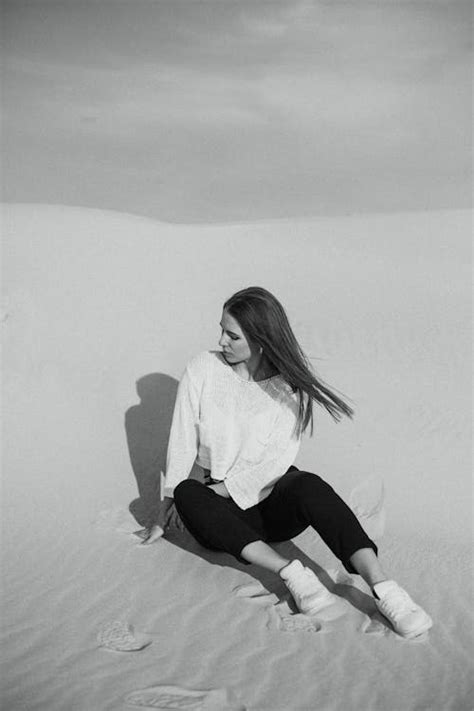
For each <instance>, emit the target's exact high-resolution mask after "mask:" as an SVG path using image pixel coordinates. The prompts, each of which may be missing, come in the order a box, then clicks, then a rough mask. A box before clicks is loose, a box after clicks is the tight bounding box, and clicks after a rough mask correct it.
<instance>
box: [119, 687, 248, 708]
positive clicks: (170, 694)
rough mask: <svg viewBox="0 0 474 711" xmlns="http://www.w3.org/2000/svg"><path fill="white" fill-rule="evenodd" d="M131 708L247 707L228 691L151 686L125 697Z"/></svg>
mask: <svg viewBox="0 0 474 711" xmlns="http://www.w3.org/2000/svg"><path fill="white" fill-rule="evenodd" d="M125 702H126V703H127V704H129V705H130V706H141V707H145V708H153V709H161V711H170V710H171V709H184V710H185V711H245V707H244V706H242V704H240V703H238V702H234V701H232V700H231V699H230V697H229V693H228V691H227V689H211V690H209V691H196V690H193V689H182V688H180V687H179V686H149V687H148V688H146V689H139V690H138V691H132V692H131V693H130V694H128V695H127V696H126V697H125Z"/></svg>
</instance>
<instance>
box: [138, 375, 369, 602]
mask: <svg viewBox="0 0 474 711" xmlns="http://www.w3.org/2000/svg"><path fill="white" fill-rule="evenodd" d="M136 390H137V394H138V397H139V399H140V403H139V404H138V405H133V406H132V407H130V408H129V409H128V410H127V412H126V413H125V432H126V437H127V445H128V451H129V455H130V462H131V465H132V469H133V473H134V475H135V479H136V483H137V488H138V497H137V498H136V499H134V500H133V501H132V502H131V503H130V505H129V511H130V513H131V514H132V515H133V517H134V518H135V520H136V521H137V523H138V524H139V525H140V526H142V527H143V528H149V527H151V526H152V525H153V524H154V523H155V522H156V520H157V515H158V512H159V507H160V503H161V500H160V494H161V492H160V472H165V470H166V452H167V449H168V440H169V435H170V429H171V421H172V417H173V409H174V404H175V400H176V394H177V390H178V381H177V380H176V379H175V378H172V377H171V376H169V375H165V374H164V373H149V374H148V375H144V376H143V377H141V378H140V379H139V380H137V382H136ZM189 476H190V478H195V479H198V480H201V481H202V480H203V473H202V470H201V469H200V467H198V466H197V465H195V466H194V467H193V469H192V470H191V473H190V475H189ZM315 535H316V534H315ZM166 540H167V541H169V542H170V543H172V544H173V545H176V546H178V547H179V548H182V549H183V550H185V551H188V552H190V553H193V554H194V555H197V556H199V557H200V558H203V559H204V560H206V561H207V562H209V563H211V564H213V565H219V566H223V567H232V568H235V569H236V570H240V571H245V572H246V573H248V574H250V575H251V576H253V577H254V578H256V579H257V580H258V581H259V582H260V583H261V584H262V585H263V586H264V587H265V588H266V589H267V590H268V591H269V592H271V593H275V594H277V595H280V594H281V591H282V583H281V581H280V580H279V577H278V576H277V575H275V574H274V573H272V572H270V571H267V570H264V569H263V568H260V567H259V566H255V565H246V564H245V563H241V562H239V561H238V560H237V559H236V558H234V556H232V555H230V554H228V553H221V552H219V551H211V550H208V549H207V548H204V547H202V546H201V545H200V544H199V543H197V541H196V540H195V539H194V538H193V537H192V536H191V535H190V534H189V533H188V532H184V533H183V532H181V531H179V530H178V529H176V528H172V529H171V530H169V531H167V533H166ZM153 545H159V542H158V543H157V544H153ZM276 548H277V550H278V551H279V552H280V553H281V555H283V556H284V557H285V558H288V559H290V560H293V559H294V558H299V559H300V560H301V561H302V562H303V563H304V565H307V566H308V567H310V568H311V569H312V570H313V571H314V572H315V573H316V575H317V576H318V578H319V579H320V580H321V582H322V583H323V584H324V585H326V587H328V588H329V589H333V590H334V591H335V592H337V593H338V594H339V595H341V597H345V598H347V599H348V600H349V601H350V602H351V604H352V605H354V606H355V607H357V608H358V609H360V610H361V611H362V612H364V613H366V614H370V613H371V612H372V611H373V601H372V598H371V597H370V596H368V595H365V594H364V593H362V592H360V591H359V590H357V589H354V588H353V587H352V586H347V585H341V584H339V585H336V586H334V583H333V581H332V579H331V577H330V576H329V575H328V573H327V572H326V571H325V570H324V568H322V567H321V566H319V565H317V563H315V562H314V561H313V560H311V559H310V558H309V557H308V556H307V555H306V554H305V553H304V552H303V551H302V550H301V549H300V548H298V546H296V545H295V544H294V543H293V542H292V541H285V542H284V543H278V544H276Z"/></svg>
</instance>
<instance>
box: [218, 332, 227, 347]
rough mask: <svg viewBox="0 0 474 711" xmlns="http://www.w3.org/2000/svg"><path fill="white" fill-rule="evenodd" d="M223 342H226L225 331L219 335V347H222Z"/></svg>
mask: <svg viewBox="0 0 474 711" xmlns="http://www.w3.org/2000/svg"><path fill="white" fill-rule="evenodd" d="M225 344H226V338H225V333H223V334H222V335H221V337H220V338H219V345H220V347H221V348H224V346H225Z"/></svg>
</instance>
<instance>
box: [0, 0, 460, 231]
mask: <svg viewBox="0 0 474 711" xmlns="http://www.w3.org/2000/svg"><path fill="white" fill-rule="evenodd" d="M470 13H471V3H470V2H458V1H457V0H446V1H445V2H443V1H441V0H438V1H426V0H425V1H423V2H421V1H419V0H413V2H409V1H396V0H392V1H390V0H371V1H370V2H368V1H367V0H357V2H353V1H352V0H351V1H350V2H338V0H333V1H331V2H329V1H327V2H307V1H306V0H305V1H303V2H299V1H298V0H291V1H288V2H281V1H280V2H273V1H271V2H266V1H261V2H259V1H258V0H251V1H249V2H247V1H246V0H243V1H239V0H215V1H214V0H212V1H207V0H171V1H163V2H161V1H160V0H125V1H123V0H87V1H86V0H56V1H55V2H53V1H51V0H30V1H29V2H25V1H24V0H4V2H3V15H4V20H3V47H4V50H3V57H4V80H3V101H2V103H3V106H4V126H3V133H2V148H3V153H4V162H3V166H4V167H3V176H2V182H3V196H4V199H5V200H7V201H11V202H44V203H54V204H66V205H78V206H84V207H92V208H100V209H110V210H118V211H121V212H128V213H134V214H139V215H144V216H148V217H152V218H155V219H159V220H164V221H169V222H178V223H179V222H184V223H196V222H198V223H203V222H204V223H205V222H240V221H249V220H250V221H251V220H264V219H280V218H298V217H312V216H329V215H347V214H354V213H369V212H382V213H383V212H399V211H411V210H439V209H459V208H465V207H470V206H471V175H470V170H471V126H472V110H471V66H472V65H471V62H472V58H471V46H470V43H471V16H470Z"/></svg>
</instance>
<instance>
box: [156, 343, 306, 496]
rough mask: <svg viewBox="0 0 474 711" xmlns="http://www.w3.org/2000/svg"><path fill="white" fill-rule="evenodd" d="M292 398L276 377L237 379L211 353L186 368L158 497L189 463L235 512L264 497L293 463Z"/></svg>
mask: <svg viewBox="0 0 474 711" xmlns="http://www.w3.org/2000/svg"><path fill="white" fill-rule="evenodd" d="M297 413H298V396H297V395H296V394H295V393H293V390H292V388H291V386H290V385H288V383H286V381H285V380H284V379H283V378H282V377H281V376H280V375H275V376H273V377H272V378H268V379H267V380H261V381H253V380H244V379H243V378H241V377H240V376H239V375H238V374H237V373H236V372H235V371H234V370H233V368H232V367H231V366H230V365H229V364H228V363H226V361H225V359H224V357H223V356H222V354H221V353H220V352H219V351H205V352H203V353H200V354H199V355H197V356H196V357H195V358H193V359H192V360H191V361H190V362H189V363H188V365H187V367H186V370H185V372H184V375H183V377H182V379H181V381H180V383H179V387H178V394H177V398H176V404H175V408H174V413H173V420H172V425H171V432H170V439H169V445H168V454H167V462H166V476H165V482H164V491H163V493H164V495H165V496H170V497H172V496H173V491H174V488H175V487H176V486H177V485H178V484H179V483H180V482H181V481H183V480H184V479H187V477H188V475H189V473H190V471H191V469H192V466H193V464H194V463H195V462H196V463H197V464H198V465H199V466H201V467H202V468H203V469H208V470H210V472H211V476H212V478H213V479H216V480H218V481H225V485H226V487H227V490H228V492H229V494H230V496H231V497H232V499H233V500H234V501H235V503H236V504H237V505H238V506H239V507H240V508H241V509H248V508H250V507H251V506H254V505H255V504H257V503H258V502H259V501H262V500H263V499H265V498H266V497H267V496H268V495H269V494H270V492H271V490H272V489H273V487H274V485H275V484H276V482H277V481H278V479H280V477H282V476H283V474H285V472H286V471H287V469H288V467H290V466H291V465H292V464H293V462H294V460H295V457H296V454H297V452H298V449H299V445H300V438H299V437H298V436H297V435H296V433H295V429H296V419H297Z"/></svg>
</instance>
